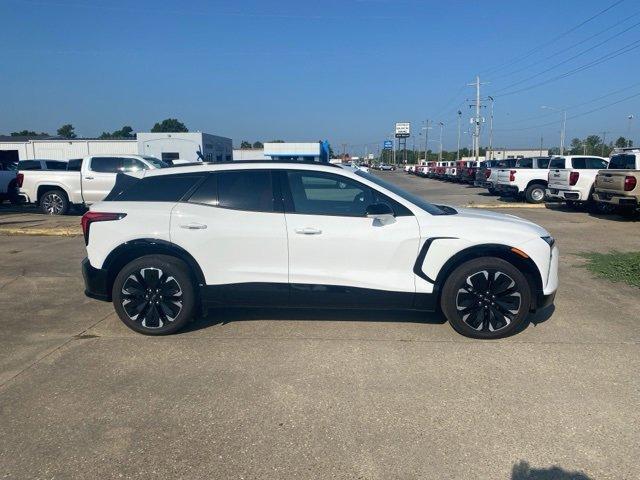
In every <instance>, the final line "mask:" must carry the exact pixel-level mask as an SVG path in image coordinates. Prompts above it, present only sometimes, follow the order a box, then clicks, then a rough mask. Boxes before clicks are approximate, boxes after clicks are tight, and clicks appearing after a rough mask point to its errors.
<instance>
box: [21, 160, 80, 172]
mask: <svg viewBox="0 0 640 480" xmlns="http://www.w3.org/2000/svg"><path fill="white" fill-rule="evenodd" d="M67 165H68V161H67V160H46V159H36V160H20V161H19V162H18V170H19V171H22V170H66V169H67Z"/></svg>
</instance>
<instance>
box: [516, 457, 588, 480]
mask: <svg viewBox="0 0 640 480" xmlns="http://www.w3.org/2000/svg"><path fill="white" fill-rule="evenodd" d="M511 480H593V479H592V477H590V476H588V475H586V474H585V473H583V472H578V471H570V470H565V469H564V468H560V467H558V466H556V465H553V466H552V467H549V468H532V467H531V466H530V465H529V463H528V462H525V461H524V460H522V461H520V462H518V463H516V464H515V465H514V466H513V468H512V469H511Z"/></svg>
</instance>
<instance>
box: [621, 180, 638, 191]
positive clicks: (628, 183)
mask: <svg viewBox="0 0 640 480" xmlns="http://www.w3.org/2000/svg"><path fill="white" fill-rule="evenodd" d="M637 183H638V181H637V180H636V177H624V191H625V192H630V191H631V190H633V189H634V188H636V184H637Z"/></svg>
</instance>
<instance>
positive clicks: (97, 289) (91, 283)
mask: <svg viewBox="0 0 640 480" xmlns="http://www.w3.org/2000/svg"><path fill="white" fill-rule="evenodd" d="M82 277H83V278H84V294H85V295H86V296H87V297H90V298H95V299H96V300H102V301H104V302H110V301H111V292H110V291H108V288H107V271H106V270H102V269H100V268H94V267H92V266H91V263H89V259H88V258H85V259H84V260H82Z"/></svg>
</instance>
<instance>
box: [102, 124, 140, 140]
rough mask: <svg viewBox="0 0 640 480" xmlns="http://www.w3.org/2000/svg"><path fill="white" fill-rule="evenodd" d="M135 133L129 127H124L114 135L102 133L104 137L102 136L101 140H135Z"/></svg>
mask: <svg viewBox="0 0 640 480" xmlns="http://www.w3.org/2000/svg"><path fill="white" fill-rule="evenodd" d="M132 132H133V128H131V127H130V126H128V125H125V126H124V127H122V128H121V129H120V130H116V131H114V132H113V133H109V132H102V135H100V137H99V138H102V139H105V138H135V136H136V135H135V133H132Z"/></svg>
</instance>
